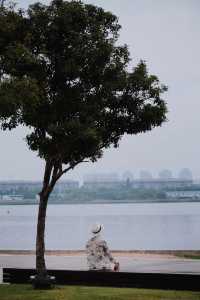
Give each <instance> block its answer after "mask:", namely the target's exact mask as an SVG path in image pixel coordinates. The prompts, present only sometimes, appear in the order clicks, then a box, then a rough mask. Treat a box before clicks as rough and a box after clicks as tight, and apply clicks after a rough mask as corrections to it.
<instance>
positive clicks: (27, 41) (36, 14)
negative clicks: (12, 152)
mask: <svg viewBox="0 0 200 300" xmlns="http://www.w3.org/2000/svg"><path fill="white" fill-rule="evenodd" d="M119 30H120V25H119V24H118V19H117V17H116V16H115V15H113V14H112V13H110V12H106V11H104V10H103V9H102V8H99V7H96V6H93V5H87V4H84V3H83V2H81V1H62V0H59V1H58V0H57V1H52V2H51V3H50V5H44V4H41V3H35V4H33V5H31V6H29V8H28V10H27V11H26V12H23V11H22V10H16V9H15V8H14V7H13V6H12V5H11V6H9V7H6V6H4V7H1V11H0V125H1V127H2V129H4V130H6V129H12V128H15V127H16V126H18V125H19V124H21V125H23V126H28V127H29V128H30V130H31V133H30V134H28V135H27V137H26V140H27V143H28V145H29V147H30V149H31V150H33V151H37V153H38V155H39V156H40V157H41V158H44V159H45V160H48V161H53V164H54V165H55V164H59V166H62V164H67V165H69V166H73V165H75V164H77V163H78V162H81V161H83V160H84V159H89V160H91V161H95V160H97V159H98V158H99V157H101V155H102V150H103V149H104V148H107V147H109V146H111V145H114V146H115V147H117V146H118V142H119V140H120V138H121V137H122V135H123V134H125V133H127V134H137V133H140V132H145V131H148V130H151V129H152V128H154V127H156V126H160V125H161V124H162V123H163V122H164V121H165V120H166V105H165V102H164V101H163V100H162V98H161V94H162V93H163V92H164V91H166V87H165V86H163V85H161V84H160V83H159V80H158V78H157V77H156V76H153V75H149V74H148V72H147V68H146V64H145V63H144V62H143V61H141V62H140V63H139V64H138V65H137V66H136V67H135V68H133V71H132V72H128V71H127V67H128V63H129V61H130V57H129V52H128V49H127V46H126V45H122V46H118V44H117V43H116V42H117V39H118V35H119Z"/></svg>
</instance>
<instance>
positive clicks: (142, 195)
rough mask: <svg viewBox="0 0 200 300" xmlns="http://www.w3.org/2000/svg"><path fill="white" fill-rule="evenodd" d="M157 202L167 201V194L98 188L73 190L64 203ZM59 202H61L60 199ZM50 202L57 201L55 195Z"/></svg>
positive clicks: (65, 196) (67, 194)
mask: <svg viewBox="0 0 200 300" xmlns="http://www.w3.org/2000/svg"><path fill="white" fill-rule="evenodd" d="M103 199H105V200H111V201H112V200H140V199H141V200H147V199H149V200H151V199H152V200H156V199H166V194H165V192H163V191H158V190H151V189H133V188H130V187H120V188H109V189H105V188H96V189H86V188H83V187H82V188H79V189H72V190H68V192H67V193H65V194H64V198H63V201H64V202H67V201H70V202H71V201H72V200H73V201H74V202H86V201H87V202H92V201H95V200H103ZM58 200H61V199H59V198H58ZM50 201H56V198H55V194H53V195H52V197H51V199H50Z"/></svg>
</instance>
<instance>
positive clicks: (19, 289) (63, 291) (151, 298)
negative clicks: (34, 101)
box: [0, 284, 200, 300]
mask: <svg viewBox="0 0 200 300" xmlns="http://www.w3.org/2000/svg"><path fill="white" fill-rule="evenodd" d="M0 294H1V300H19V299H20V300H27V299H30V300H63V299H67V300H72V299H73V300H76V299H77V300H90V299H92V300H100V299H101V300H111V299H112V300H122V299H123V300H133V299H137V300H161V299H162V300H169V299H170V300H173V299H181V300H198V299H200V293H199V292H191V291H164V290H150V289H148V290H147V289H131V288H130V289H127V288H107V287H106V288H105V287H104V288H103V287H84V286H67V287H66V286H65V287H56V288H55V289H52V290H43V291H41V290H33V289H32V288H31V286H29V285H21V284H18V285H13V284H12V285H9V286H5V285H4V286H1V287H0Z"/></svg>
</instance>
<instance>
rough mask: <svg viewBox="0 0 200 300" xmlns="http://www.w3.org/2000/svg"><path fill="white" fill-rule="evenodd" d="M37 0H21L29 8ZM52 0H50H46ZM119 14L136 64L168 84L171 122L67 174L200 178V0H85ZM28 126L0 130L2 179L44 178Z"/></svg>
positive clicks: (124, 39) (122, 39)
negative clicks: (184, 173) (166, 173)
mask: <svg viewBox="0 0 200 300" xmlns="http://www.w3.org/2000/svg"><path fill="white" fill-rule="evenodd" d="M34 2H35V1H27V0H26V1H25V0H24V1H23V0H21V1H20V0H19V1H18V3H19V6H21V7H22V6H23V7H26V6H27V4H29V3H34ZM41 2H43V3H45V2H46V3H47V2H49V1H41ZM85 2H87V3H92V4H96V5H99V6H102V7H103V8H104V9H106V10H110V11H112V12H113V13H115V14H116V15H117V16H118V17H119V23H120V24H121V25H122V30H121V35H120V43H126V44H128V45H129V50H130V53H131V57H132V65H133V66H134V65H135V64H136V63H137V62H138V60H139V59H144V60H146V62H147V65H148V68H149V71H150V72H151V73H154V74H156V75H158V76H159V78H160V80H161V82H163V83H165V84H166V85H168V87H169V91H168V92H167V94H165V99H166V101H167V104H168V110H169V113H168V122H167V123H166V124H165V125H163V126H162V127H161V128H156V129H154V130H153V131H152V132H150V133H145V134H141V135H138V136H125V137H124V138H123V139H122V141H121V143H120V147H119V148H118V149H110V150H107V151H105V154H104V157H103V158H102V159H100V160H99V161H98V162H97V163H95V164H92V163H90V164H87V165H85V166H81V167H78V168H77V169H76V170H75V171H73V172H72V173H70V174H68V175H66V176H65V178H64V179H68V178H81V177H82V175H84V174H87V173H91V172H92V173H93V172H94V173H97V172H115V171H116V172H123V171H126V170H130V171H132V172H133V173H134V175H135V177H137V175H138V174H139V171H140V170H143V169H147V170H150V171H152V173H153V175H154V176H156V175H157V173H158V172H159V170H160V169H163V168H168V169H171V170H172V171H173V173H174V175H175V176H176V174H177V173H178V171H179V170H180V169H181V168H182V167H188V168H190V169H191V170H192V172H193V174H194V176H195V177H197V178H200V162H199V153H200V136H199V131H200V122H199V112H200V71H199V69H200V39H199V36H200V15H199V12H200V1H199V0H168V1H165V0H123V1H122V0H86V1H85ZM25 132H26V131H25V129H17V130H14V131H12V132H9V133H2V132H0V139H1V156H0V180H6V179H32V180H40V179H41V178H42V172H43V162H42V161H41V160H40V159H39V158H37V156H36V154H35V153H32V152H31V151H29V150H28V148H27V146H26V144H25V142H24V141H23V138H24V136H25Z"/></svg>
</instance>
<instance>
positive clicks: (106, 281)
mask: <svg viewBox="0 0 200 300" xmlns="http://www.w3.org/2000/svg"><path fill="white" fill-rule="evenodd" d="M35 274H36V271H35V269H15V268H4V269H3V282H7V283H15V284H17V283H30V277H31V276H34V275H35ZM48 274H49V275H50V276H54V277H55V282H56V284H58V285H85V286H110V287H131V288H150V289H170V290H190V291H200V274H164V273H162V274H160V273H128V272H95V271H72V270H48Z"/></svg>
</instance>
